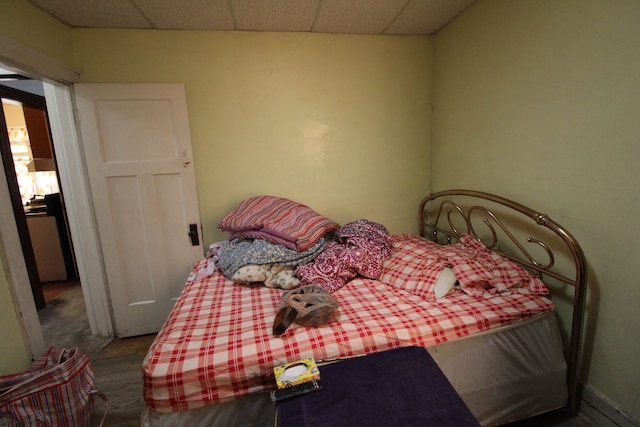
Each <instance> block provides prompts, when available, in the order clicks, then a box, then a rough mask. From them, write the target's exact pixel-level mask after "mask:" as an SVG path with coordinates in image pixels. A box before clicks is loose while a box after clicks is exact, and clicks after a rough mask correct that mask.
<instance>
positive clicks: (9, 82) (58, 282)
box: [0, 68, 86, 339]
mask: <svg viewBox="0 0 640 427" xmlns="http://www.w3.org/2000/svg"><path fill="white" fill-rule="evenodd" d="M0 98H1V101H2V102H1V103H0V153H1V155H2V162H3V166H4V171H5V177H6V180H7V184H8V188H9V195H10V198H11V204H12V208H13V213H14V217H15V221H16V226H17V230H18V235H19V238H20V246H21V248H22V252H23V255H24V260H25V265H26V267H27V273H28V277H29V282H30V285H31V292H32V295H33V300H34V302H35V305H36V309H37V310H38V312H39V313H42V310H43V309H45V307H47V305H48V304H49V303H52V302H53V301H54V299H56V298H58V297H60V296H61V295H62V293H63V292H65V291H67V290H71V289H74V288H75V292H74V294H75V295H79V303H80V304H81V306H82V309H83V312H84V313H83V314H84V315H86V309H84V301H83V297H82V293H81V292H79V293H78V291H80V288H81V287H80V281H79V275H78V270H77V264H76V259H75V256H74V251H73V243H72V240H71V238H70V233H69V225H68V220H67V215H66V209H65V203H64V198H63V195H62V192H61V191H60V184H59V177H58V171H57V166H56V161H55V153H54V150H53V147H52V144H51V141H52V139H51V132H50V130H49V122H48V114H47V107H46V102H45V98H44V90H43V85H42V82H40V81H37V80H33V79H29V78H27V77H24V76H21V75H17V74H13V73H11V72H9V71H6V70H3V69H1V68H0ZM50 311H52V310H47V313H48V312H50ZM41 320H42V319H41ZM53 321H55V319H54V320H53ZM64 321H68V318H67V319H66V320H62V319H61V321H60V323H62V322H64ZM47 322H49V323H51V322H52V320H51V315H47ZM43 331H44V329H43ZM46 338H47V337H45V339H46Z"/></svg>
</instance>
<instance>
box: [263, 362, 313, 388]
mask: <svg viewBox="0 0 640 427" xmlns="http://www.w3.org/2000/svg"><path fill="white" fill-rule="evenodd" d="M273 372H274V374H275V377H276V384H277V385H278V389H280V390H282V389H284V388H287V387H291V386H294V385H298V384H302V383H306V382H309V381H312V380H319V379H320V370H319V369H318V366H317V365H316V361H315V360H313V358H312V357H308V358H306V359H302V360H298V361H297V362H291V363H285V364H284V365H280V366H276V367H275V368H273Z"/></svg>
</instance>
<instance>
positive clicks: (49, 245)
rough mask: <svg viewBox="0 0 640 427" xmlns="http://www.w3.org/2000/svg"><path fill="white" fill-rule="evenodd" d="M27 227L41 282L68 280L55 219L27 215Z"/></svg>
mask: <svg viewBox="0 0 640 427" xmlns="http://www.w3.org/2000/svg"><path fill="white" fill-rule="evenodd" d="M27 226H28V227H29V237H30V238H31V246H32V247H33V254H34V256H35V258H36V267H37V268H38V276H39V277H40V281H41V282H52V281H56V280H67V269H66V267H65V263H64V257H63V255H62V247H61V246H60V235H59V234H58V226H57V225H56V219H55V217H53V216H45V215H42V216H40V215H27Z"/></svg>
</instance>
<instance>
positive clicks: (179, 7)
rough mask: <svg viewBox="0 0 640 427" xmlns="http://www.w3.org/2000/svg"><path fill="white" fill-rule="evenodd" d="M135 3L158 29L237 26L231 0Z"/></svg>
mask: <svg viewBox="0 0 640 427" xmlns="http://www.w3.org/2000/svg"><path fill="white" fill-rule="evenodd" d="M135 4H136V5H137V6H138V8H139V9H140V11H142V13H143V14H144V15H145V16H146V17H147V18H148V19H149V21H151V22H152V23H153V27H154V28H157V29H162V30H213V29H215V30H233V29H234V26H233V18H232V16H231V12H230V10H229V7H228V5H227V0H189V1H176V0H135Z"/></svg>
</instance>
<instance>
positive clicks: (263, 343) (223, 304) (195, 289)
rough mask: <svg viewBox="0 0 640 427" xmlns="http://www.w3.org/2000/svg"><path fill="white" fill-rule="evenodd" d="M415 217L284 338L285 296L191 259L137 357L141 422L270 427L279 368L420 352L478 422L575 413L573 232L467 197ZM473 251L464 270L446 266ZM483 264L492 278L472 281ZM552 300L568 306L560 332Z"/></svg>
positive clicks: (519, 209)
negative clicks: (377, 257)
mask: <svg viewBox="0 0 640 427" xmlns="http://www.w3.org/2000/svg"><path fill="white" fill-rule="evenodd" d="M418 218H419V235H408V234H399V235H390V236H389V239H388V240H389V254H388V256H387V257H385V259H384V262H383V263H382V264H381V265H380V269H379V271H374V272H371V269H370V268H365V269H364V270H362V269H359V270H356V271H357V272H358V274H355V275H354V276H353V277H349V278H348V280H346V281H345V283H344V284H343V285H341V286H340V287H338V288H337V289H335V288H332V294H331V295H332V296H333V297H334V298H335V300H336V301H337V302H338V303H339V310H338V313H337V315H336V318H335V319H334V320H332V321H331V322H329V323H326V324H323V325H320V326H316V327H304V326H301V325H297V324H295V323H294V324H292V325H291V326H290V327H289V328H288V329H287V330H286V331H285V332H284V333H282V334H281V335H280V336H275V335H274V334H273V331H272V325H273V322H274V319H275V317H276V311H277V308H278V305H279V303H280V300H281V296H282V293H283V289H282V288H279V287H268V286H264V284H240V283H236V282H234V281H233V280H230V278H229V277H227V276H226V275H225V274H222V273H221V272H220V271H211V268H210V267H211V260H210V259H207V258H204V259H203V260H201V261H200V262H198V263H197V264H196V265H195V266H194V270H193V272H192V274H191V276H190V279H189V280H188V281H187V283H186V286H185V288H184V291H183V292H182V295H181V296H180V298H179V299H178V300H177V302H176V304H175V306H174V308H173V310H172V311H171V313H170V315H169V317H168V319H167V321H166V323H165V325H164V326H163V328H162V329H161V331H160V332H159V333H158V335H157V336H156V338H155V340H154V342H153V343H152V345H151V347H150V348H149V351H148V354H147V356H146V357H145V359H144V362H143V366H142V371H143V384H144V392H143V393H144V398H145V402H146V407H145V409H144V411H143V414H142V419H141V421H142V425H145V426H165V425H167V426H168V425H171V426H180V425H184V426H187V425H188V426H193V425H207V426H211V425H221V426H222V425H224V426H229V425H243V426H259V425H260V426H262V425H265V426H266V425H271V426H272V425H274V419H275V416H276V415H275V406H274V404H273V403H272V402H271V400H270V398H269V394H268V391H269V390H271V389H273V388H274V387H275V380H274V378H273V367H274V366H277V365H281V364H283V363H287V362H291V361H295V360H299V359H302V358H305V357H313V358H315V359H316V360H317V361H319V362H321V363H322V362H329V361H335V360H340V359H344V358H350V357H355V356H360V355H364V354H369V353H374V352H379V351H383V350H387V349H391V348H397V347H405V346H416V345H417V346H421V347H425V348H427V350H428V351H429V353H430V354H431V356H432V357H433V358H434V360H435V361H436V363H437V364H438V366H439V367H440V369H441V370H442V371H443V373H444V374H445V375H446V376H447V378H448V379H449V381H450V382H451V383H452V385H453V386H454V388H455V389H456V391H457V392H458V394H459V395H460V396H461V397H462V399H463V400H464V401H465V403H466V404H467V406H468V407H469V408H470V410H471V412H472V413H473V414H474V416H475V417H476V418H477V419H478V421H479V422H480V423H481V424H482V425H484V426H491V425H501V424H505V423H508V422H511V421H515V420H519V419H523V418H527V417H530V416H534V415H537V414H540V413H544V412H547V411H550V410H555V409H558V408H562V407H566V408H569V409H570V410H575V408H576V392H577V368H578V361H579V349H580V335H581V325H582V313H583V311H584V298H585V291H586V288H585V286H586V261H585V258H584V254H583V252H582V250H581V248H580V246H579V244H578V243H577V241H576V240H575V239H574V238H573V236H572V235H571V234H570V233H569V232H568V231H567V230H566V229H564V228H563V227H562V226H560V225H559V224H557V223H556V222H555V221H553V220H552V219H550V218H549V217H548V216H547V215H544V214H541V213H538V212H536V211H534V210H532V209H529V208H527V207H525V206H523V205H521V204H519V203H516V202H513V201H511V200H508V199H505V198H502V197H499V196H495V195H491V194H487V193H482V192H477V191H469V190H450V191H444V192H438V193H433V194H430V195H429V196H427V197H425V198H424V200H422V202H421V203H420V208H419V215H418ZM289 220H290V218H289ZM292 223H296V221H293V222H292ZM325 225H327V224H325ZM343 227H344V226H343ZM264 229H266V227H263V230H264ZM341 229H342V228H340V229H338V230H337V231H336V230H335V227H333V229H332V231H336V233H340V230H341ZM316 237H317V236H316ZM252 238H259V236H255V235H254V236H253V237H252ZM316 240H317V239H316V238H314V239H313V241H307V242H305V243H306V244H305V245H304V247H300V246H295V248H296V250H298V251H301V250H308V249H309V248H310V247H311V243H313V242H315V241H316ZM300 242H301V240H300V239H298V240H297V241H296V244H298V245H299V244H300ZM289 243H291V242H289ZM327 246H328V245H327ZM323 250H324V251H325V252H324V253H326V251H327V248H326V247H325V248H324V249H323ZM425 251H426V252H425ZM431 251H435V253H436V254H437V256H436V258H437V259H438V260H439V261H441V262H442V260H443V259H445V260H446V266H447V267H448V268H449V267H451V268H452V271H453V272H454V273H455V274H454V279H453V280H446V282H448V284H447V285H446V286H447V290H446V291H445V292H441V291H440V290H439V289H438V288H437V286H441V285H442V283H441V282H442V281H440V280H436V279H435V278H434V277H435V276H434V275H433V274H431V273H429V269H430V268H432V267H433V266H434V265H437V264H434V263H433V262H431V261H433V260H431V261H429V262H425V259H426V258H429V257H433V256H434V255H433V253H432V252H431ZM458 251H461V252H458ZM468 251H471V252H472V253H473V254H474V255H473V257H472V258H473V261H472V263H473V265H472V266H471V267H470V265H471V264H469V262H471V261H469V262H467V261H465V262H460V263H458V262H457V261H456V258H455V257H456V256H458V255H459V253H466V252H468ZM322 254H323V252H322V251H320V252H319V255H318V256H317V258H316V259H315V261H318V259H320V258H321V256H322ZM448 257H452V258H448ZM449 261H451V262H449ZM312 262H313V261H312ZM486 262H488V263H489V264H487V265H489V266H490V270H489V273H486V271H481V272H480V273H479V274H480V275H482V274H485V276H482V278H481V279H478V280H476V281H475V282H471V281H470V279H467V276H466V275H467V274H468V275H469V277H472V276H474V274H470V273H465V271H467V270H471V271H472V273H473V272H474V271H475V269H476V268H478V269H485V270H486V266H485V264H482V265H481V263H486ZM304 265H305V266H308V265H310V264H304ZM504 266H509V268H511V266H515V268H517V269H518V270H511V269H509V270H503V267H504ZM440 267H441V265H440V266H439V267H438V271H440V272H441V271H442V270H441V269H440ZM491 269H493V270H491ZM436 276H437V275H436ZM476 276H477V275H476ZM494 277H498V278H499V279H500V280H504V281H506V282H505V283H507V282H509V281H510V282H509V283H510V284H508V285H506V286H503V285H500V284H498V282H497V281H496V282H495V283H496V284H495V285H494V284H493V283H494ZM496 280H497V279H496ZM543 281H544V283H543ZM449 282H451V283H449ZM499 283H503V282H502V281H500V282H499ZM436 285H437V286H436ZM501 286H502V287H501ZM549 291H551V293H549ZM437 293H440V295H437V296H436V294H437ZM556 296H557V297H556ZM556 298H557V299H558V301H561V303H570V304H572V306H573V312H572V313H573V314H572V316H571V326H570V327H568V328H564V329H565V330H564V332H562V331H561V330H560V328H559V326H558V319H557V316H556V313H555V299H556ZM567 300H568V301H567ZM563 342H566V343H567V345H566V346H565V345H563ZM565 347H566V349H565Z"/></svg>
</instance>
